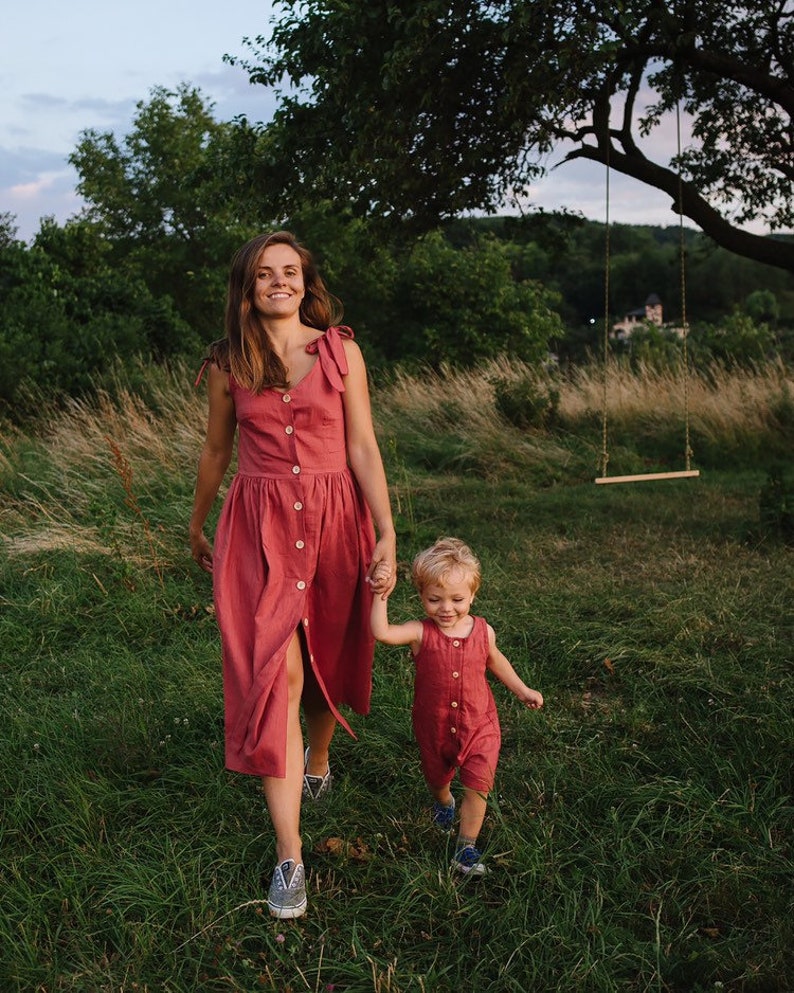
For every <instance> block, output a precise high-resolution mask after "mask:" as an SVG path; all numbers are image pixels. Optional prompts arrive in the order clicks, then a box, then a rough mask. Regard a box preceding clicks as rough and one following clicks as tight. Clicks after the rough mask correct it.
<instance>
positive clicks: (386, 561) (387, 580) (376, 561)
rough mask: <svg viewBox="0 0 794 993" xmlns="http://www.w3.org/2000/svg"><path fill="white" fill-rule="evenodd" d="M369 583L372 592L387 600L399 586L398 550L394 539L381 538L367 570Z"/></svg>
mask: <svg viewBox="0 0 794 993" xmlns="http://www.w3.org/2000/svg"><path fill="white" fill-rule="evenodd" d="M367 582H368V583H369V584H370V586H371V587H372V592H373V593H376V594H379V595H380V596H381V597H383V599H384V600H385V599H386V598H387V597H388V596H389V594H390V593H391V591H392V590H393V589H394V587H395V586H396V585H397V548H396V543H395V540H394V538H393V537H385V538H381V539H380V541H379V542H378V543H377V544H376V545H375V550H374V551H373V553H372V561H371V562H370V564H369V569H367Z"/></svg>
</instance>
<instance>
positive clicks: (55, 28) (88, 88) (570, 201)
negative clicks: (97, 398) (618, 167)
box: [0, 0, 678, 241]
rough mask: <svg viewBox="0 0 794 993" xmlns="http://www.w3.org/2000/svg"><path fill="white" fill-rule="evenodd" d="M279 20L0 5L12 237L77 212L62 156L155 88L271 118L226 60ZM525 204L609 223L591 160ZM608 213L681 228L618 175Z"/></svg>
mask: <svg viewBox="0 0 794 993" xmlns="http://www.w3.org/2000/svg"><path fill="white" fill-rule="evenodd" d="M273 16H274V15H273V5H272V3H270V2H268V0H227V2H226V3H219V2H217V0H212V2H210V0H135V2H134V3H123V2H122V3H115V4H113V3H108V2H107V0H37V2H35V3H34V2H27V3H19V2H16V3H14V2H12V0H4V2H3V4H2V10H0V93H2V94H3V96H2V99H1V100H0V213H11V214H13V215H15V217H16V221H15V223H16V226H17V237H18V238H21V239H23V240H25V241H29V240H30V239H31V238H32V237H33V235H35V233H36V232H37V230H38V228H39V223H40V219H41V218H42V217H44V216H53V217H55V219H56V221H57V222H59V223H63V222H64V221H66V220H67V219H68V218H69V217H71V216H74V215H75V214H76V213H77V212H78V211H79V209H80V206H81V204H80V200H79V198H78V197H77V195H76V193H75V186H76V183H77V175H76V173H75V172H74V170H73V169H72V167H71V166H70V165H69V163H68V161H67V160H68V156H69V154H70V153H71V152H72V151H73V150H74V149H75V147H76V146H77V143H78V141H79V139H80V135H81V133H82V132H83V131H84V130H87V129H95V130H98V131H100V132H107V131H110V132H113V133H114V134H115V135H116V137H117V138H119V139H121V138H122V137H123V136H124V135H126V134H127V133H128V132H129V131H130V129H131V126H132V119H133V116H134V114H135V106H136V104H137V103H138V102H140V101H146V100H148V98H149V96H150V94H151V91H152V89H153V88H154V87H156V86H163V87H166V88H167V89H175V88H176V87H177V86H178V85H179V84H180V83H189V84H191V85H193V86H195V87H197V88H198V89H199V90H200V91H201V92H202V94H203V95H204V97H205V98H208V99H209V100H211V101H212V102H213V103H214V111H213V112H214V116H215V118H216V119H217V120H231V119H232V118H233V117H235V116H237V115H238V114H245V115H246V116H247V117H248V118H249V120H251V121H267V120H269V118H270V115H271V114H272V112H273V109H274V107H275V101H274V97H273V94H272V93H271V92H270V91H269V90H267V89H266V88H265V87H262V86H251V84H250V83H249V82H248V76H247V75H246V73H245V72H244V70H243V69H241V68H233V67H231V66H227V65H225V64H224V62H223V56H224V55H225V54H229V55H242V56H245V55H246V53H247V52H248V50H247V48H246V46H245V45H244V43H243V38H245V37H251V38H253V37H256V36H257V35H260V34H261V35H265V36H267V35H269V33H270V28H271V22H272V18H273ZM654 141H655V142H656V148H657V151H658V152H661V153H662V154H663V155H666V156H668V157H669V156H670V155H671V154H673V152H674V149H675V128H674V125H673V124H671V123H668V125H667V126H665V127H664V128H663V129H662V130H661V131H660V132H659V133H658V134H656V135H655V136H654ZM559 158H560V156H557V157H556V158H555V157H552V158H551V159H550V160H549V162H548V163H547V165H550V166H553V165H554V164H555V162H556V161H558V160H559ZM530 202H531V204H532V205H534V206H535V207H542V208H544V209H546V210H556V209H562V208H565V209H568V210H572V211H578V212H581V213H582V214H583V215H584V216H585V217H587V218H589V219H591V220H597V221H604V220H606V219H607V215H606V208H605V174H604V170H603V168H602V167H601V166H598V165H594V164H592V163H586V162H578V163H569V164H565V165H563V166H561V167H560V168H557V169H552V170H551V172H550V174H549V176H548V177H546V178H544V179H541V180H539V181H538V182H537V183H536V184H535V185H534V186H533V187H532V189H531V192H530ZM609 220H610V221H612V222H616V223H625V224H660V225H674V224H677V223H678V219H677V216H676V215H675V214H673V213H672V211H671V210H670V199H669V198H668V197H666V196H665V195H664V194H662V193H659V192H657V191H655V190H652V189H651V188H649V187H647V186H644V185H643V184H641V183H638V182H636V181H635V180H631V179H628V178H626V177H622V176H619V175H616V174H614V173H613V174H612V176H611V177H610V209H609Z"/></svg>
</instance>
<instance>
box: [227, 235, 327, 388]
mask: <svg viewBox="0 0 794 993" xmlns="http://www.w3.org/2000/svg"><path fill="white" fill-rule="evenodd" d="M271 245H289V247H290V248H292V249H294V251H295V252H297V254H298V256H299V258H300V262H301V268H302V270H303V283H304V288H305V295H304V298H303V300H302V302H301V306H300V319H301V321H302V322H303V323H304V324H307V325H308V326H309V327H312V328H317V330H318V331H325V330H326V329H327V328H329V327H331V326H332V325H334V324H338V323H339V322H340V321H341V319H342V303H341V301H340V300H339V299H338V298H337V297H335V296H334V295H333V294H332V293H329V291H328V290H327V288H326V286H325V283H324V282H323V280H322V277H321V276H320V274H319V272H318V271H317V266H316V264H315V262H314V259H313V258H312V254H311V252H310V251H309V250H308V249H307V248H304V246H303V245H301V244H300V242H299V241H298V240H297V239H296V238H295V236H294V235H293V234H291V233H290V232H289V231H275V232H273V233H272V234H260V235H257V237H256V238H252V239H251V240H250V241H249V242H247V243H246V244H245V245H243V247H242V248H240V249H239V250H238V251H237V253H236V254H235V256H234V258H233V259H232V267H231V272H230V273H229V291H228V294H227V297H226V320H225V326H226V340H225V345H226V349H227V356H228V357H227V358H226V361H225V362H222V363H219V364H223V365H224V366H228V369H229V371H230V372H231V374H232V375H233V376H234V378H235V379H236V380H237V382H238V383H239V384H240V385H241V386H242V387H244V388H245V389H248V390H251V392H252V393H260V392H261V391H262V390H265V389H267V388H268V387H270V386H277V387H279V388H280V389H286V387H287V370H286V369H285V368H284V363H283V362H282V361H281V359H280V358H279V357H278V355H276V353H275V352H274V350H273V346H272V345H271V343H270V339H269V338H268V336H267V333H266V332H265V330H264V328H263V326H262V323H261V321H260V319H259V316H258V314H257V312H256V310H255V308H254V303H253V301H254V286H255V284H256V273H257V269H258V267H259V259H260V256H261V255H262V252H263V251H264V250H265V249H266V248H269V247H270V246H271ZM216 354H217V352H216ZM219 357H220V356H219ZM215 361H218V358H215Z"/></svg>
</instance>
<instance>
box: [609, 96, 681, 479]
mask: <svg viewBox="0 0 794 993" xmlns="http://www.w3.org/2000/svg"><path fill="white" fill-rule="evenodd" d="M676 135H677V139H678V159H679V163H680V157H681V115H680V110H679V107H676ZM609 148H610V143H609V141H607V149H606V221H605V238H604V251H605V260H604V335H603V342H602V365H603V373H604V375H603V384H602V413H601V475H600V476H598V477H596V480H595V482H596V483H601V484H603V483H638V482H644V481H649V480H654V479H691V478H692V477H694V476H699V475H700V471H699V470H698V469H693V468H692V455H693V452H692V448H691V446H690V441H689V353H688V351H687V338H688V337H689V324H688V321H687V314H686V264H685V263H686V251H685V240H684V211H683V199H682V197H683V182H682V179H681V170H680V165H679V170H678V221H679V256H680V264H681V337H682V343H683V385H684V465H685V466H686V468H685V469H683V470H681V471H679V472H645V473H637V474H634V475H629V476H609V475H608V474H607V467H608V465H609V425H608V389H607V381H608V369H609V271H610V245H609V233H610V217H609V207H610V201H609V179H610V168H609Z"/></svg>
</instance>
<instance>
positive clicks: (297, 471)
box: [292, 465, 301, 476]
mask: <svg viewBox="0 0 794 993" xmlns="http://www.w3.org/2000/svg"><path fill="white" fill-rule="evenodd" d="M292 471H293V472H294V473H295V475H296V476H297V475H298V473H299V472H300V471H301V467H300V466H299V465H294V466H293V467H292Z"/></svg>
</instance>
